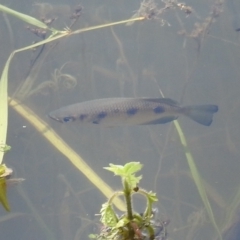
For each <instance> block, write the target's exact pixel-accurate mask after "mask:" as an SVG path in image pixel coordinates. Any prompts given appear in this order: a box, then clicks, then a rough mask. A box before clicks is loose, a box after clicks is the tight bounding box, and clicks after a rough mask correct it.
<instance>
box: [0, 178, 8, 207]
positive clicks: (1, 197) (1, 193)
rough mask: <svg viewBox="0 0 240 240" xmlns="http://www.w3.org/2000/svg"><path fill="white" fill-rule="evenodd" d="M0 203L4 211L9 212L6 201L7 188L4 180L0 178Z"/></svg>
mask: <svg viewBox="0 0 240 240" xmlns="http://www.w3.org/2000/svg"><path fill="white" fill-rule="evenodd" d="M0 202H1V204H2V205H3V207H4V208H5V210H6V211H8V212H9V211H10V206H9V203H8V199H7V187H6V180H5V178H0Z"/></svg>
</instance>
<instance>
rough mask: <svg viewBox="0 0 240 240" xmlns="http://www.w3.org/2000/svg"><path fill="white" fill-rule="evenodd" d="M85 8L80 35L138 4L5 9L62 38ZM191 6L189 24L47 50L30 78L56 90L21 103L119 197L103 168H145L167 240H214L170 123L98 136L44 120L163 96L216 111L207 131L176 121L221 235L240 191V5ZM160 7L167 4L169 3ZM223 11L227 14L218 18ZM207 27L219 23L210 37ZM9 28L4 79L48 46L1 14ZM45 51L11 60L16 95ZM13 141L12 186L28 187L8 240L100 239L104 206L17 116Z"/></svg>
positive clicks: (25, 2) (1, 213)
mask: <svg viewBox="0 0 240 240" xmlns="http://www.w3.org/2000/svg"><path fill="white" fill-rule="evenodd" d="M230 1H231V2H230ZM79 3H80V4H81V5H82V6H83V11H82V14H81V16H80V19H79V20H78V21H77V22H76V24H75V25H74V27H73V28H74V29H78V28H83V27H88V26H94V25H99V24H103V23H107V22H114V21H119V20H124V19H128V18H130V17H131V16H132V15H133V14H134V11H136V10H137V9H139V7H140V3H141V1H138V0H132V1H129V0H118V1H111V0H104V1H94V0H82V1H81V2H77V1H73V0H68V1H66V0H61V1H59V0H58V1H56V0H55V1H54V0H52V1H51V2H41V1H38V2H35V1H31V0H21V1H16V0H11V1H6V0H5V1H4V0H3V1H2V4H5V5H6V6H8V7H10V8H13V9H15V10H17V11H20V12H23V13H25V14H29V15H32V16H34V17H37V18H40V17H47V18H51V17H56V18H57V19H56V20H55V21H54V22H53V25H52V26H53V27H55V28H57V29H63V28H65V27H67V26H69V25H70V23H71V20H70V19H69V17H70V16H71V13H72V11H73V9H74V7H75V6H76V5H77V4H79ZM185 3H186V5H188V6H191V7H192V8H193V11H192V13H191V14H189V16H187V15H186V13H184V11H181V10H180V9H179V8H176V9H174V10H169V11H166V12H165V13H164V14H163V15H160V16H159V19H154V20H146V21H142V22H136V23H134V24H133V25H131V26H125V25H120V26H116V27H112V28H105V29H100V30H94V31H90V32H86V33H82V34H79V35H75V36H71V37H67V38H65V39H62V40H60V41H58V43H57V44H56V45H54V44H49V45H47V46H45V47H44V50H43V52H42V54H41V55H40V57H39V59H38V61H37V62H36V64H35V66H37V68H36V70H35V71H34V72H31V78H33V79H35V83H34V85H33V89H36V87H38V86H40V84H42V83H44V82H45V81H52V82H54V83H55V85H54V84H52V85H51V86H48V87H45V88H44V89H41V90H39V91H37V90H36V91H32V92H31V94H30V95H29V96H25V97H24V96H23V97H22V98H21V101H22V102H23V103H24V104H25V105H27V106H28V107H30V108H31V109H32V110H33V111H34V112H35V113H36V114H37V115H38V116H39V117H40V118H42V119H43V120H44V121H46V122H48V123H49V124H50V126H51V127H52V128H53V129H54V130H55V131H56V132H57V133H58V134H59V135H60V136H61V137H62V138H63V139H64V140H65V141H66V142H67V143H68V144H69V145H70V146H71V147H72V148H73V149H74V150H75V151H77V153H79V154H80V155H81V156H82V157H83V159H84V160H85V161H86V162H87V163H88V164H89V165H90V166H91V167H92V168H93V169H94V170H95V171H96V172H97V173H98V174H99V175H100V176H101V177H102V178H103V180H104V181H106V182H108V183H109V184H110V185H111V186H112V188H113V189H116V190H118V189H119V188H120V187H121V185H120V179H118V178H117V177H113V176H112V174H111V173H108V172H106V171H105V170H104V169H103V167H105V166H108V164H109V163H115V164H125V163H126V162H129V161H139V162H141V163H143V164H144V167H143V170H142V172H141V174H142V175H143V180H142V182H141V187H143V188H146V189H147V190H153V191H156V192H157V195H158V197H159V202H158V203H157V204H156V207H158V209H159V217H160V218H163V219H170V221H171V222H170V224H169V226H168V232H169V239H178V240H181V239H189V240H190V239H216V232H215V230H214V228H213V226H212V225H211V223H210V221H209V219H208V217H207V214H206V212H205V210H204V206H203V203H202V201H201V198H200V196H199V194H198V191H197V189H196V186H195V185H194V182H193V180H192V178H191V176H190V172H189V168H188V165H187V161H186V158H185V154H184V149H183V147H182V146H181V143H180V141H179V138H178V135H177V132H176V130H175V129H174V126H173V124H172V123H169V124H164V125H156V126H136V127H135V126H134V127H117V128H100V127H98V126H91V127H86V126H81V125H68V124H67V125H62V124H59V123H57V122H54V121H52V120H50V119H48V118H47V117H46V115H47V114H48V113H49V112H50V111H52V110H55V109H57V108H59V107H62V106H66V105H68V104H72V103H76V102H81V101H86V100H91V99H96V98H105V97H160V96H161V95H160V92H159V91H160V90H161V91H162V92H163V93H164V95H165V96H166V97H169V98H172V99H175V100H177V101H180V102H181V103H182V104H184V105H194V104H209V103H211V104H217V105H218V106H219V112H218V113H217V114H216V115H215V116H214V121H213V123H212V125H211V126H210V127H204V126H201V125H199V124H197V123H195V122H193V121H191V120H189V119H187V118H180V119H179V122H180V124H181V126H182V128H183V131H184V134H185V136H186V138H187V141H188V144H189V148H190V150H191V153H192V154H193V156H194V159H195V161H196V165H197V168H198V170H199V172H200V174H201V175H202V177H203V179H204V181H205V183H206V188H207V192H208V196H209V199H210V203H211V206H212V208H213V211H214V215H215V217H216V219H217V224H218V225H219V226H220V228H221V227H223V224H224V221H225V219H226V213H227V209H228V206H229V205H231V203H232V201H233V199H234V197H235V195H236V194H237V193H238V190H239V183H240V174H239V169H240V160H239V159H240V115H239V112H240V111H239V109H240V94H239V88H240V81H239V78H240V67H239V66H240V39H239V37H240V36H239V34H240V33H239V32H238V31H236V24H239V26H238V27H240V22H239V23H238V22H237V18H236V16H235V14H236V12H237V13H238V14H239V13H240V5H239V3H238V2H237V1H236V0H235V1H234V0H227V3H226V2H223V3H222V5H221V4H220V5H219V4H218V3H219V2H218V1H212V0H203V1H197V0H193V1H186V2H185ZM156 4H157V5H158V7H159V8H161V7H163V6H164V3H163V2H161V1H160V0H156ZM232 6H233V9H234V11H232V10H233V9H232ZM216 8H219V9H220V10H222V11H220V12H219V16H218V17H217V16H214V17H213V13H212V12H213V11H215V10H216ZM208 17H210V18H211V17H212V20H213V23H212V24H210V25H209V28H208V29H205V30H206V31H205V32H204V31H203V32H201V30H203V26H204V25H203V24H204V23H205V24H206V23H207V22H208V21H209V19H207V18H208ZM0 19H1V21H0V44H1V58H0V67H1V69H3V67H4V64H5V62H6V60H7V58H8V56H9V54H10V53H11V52H12V51H13V50H14V49H18V48H21V47H24V46H27V45H30V44H31V43H32V42H33V41H39V38H38V37H37V36H35V35H34V34H33V33H32V32H31V31H29V30H27V29H26V26H27V24H25V23H23V22H21V21H20V20H18V19H16V18H13V17H11V16H7V15H4V14H2V13H1V14H0ZM162 19H163V20H164V22H165V24H164V25H163V21H162ZM196 23H199V24H196ZM194 30H195V32H193V31H194ZM185 32H187V33H189V34H186V33H185ZM180 33H182V34H180ZM184 33H185V34H184ZM190 33H192V35H191V37H190V36H188V35H190ZM193 33H195V36H193V35H194V34H193ZM197 34H199V35H197ZM38 50H39V49H37V50H36V52H31V51H26V52H23V53H19V54H17V55H16V56H15V57H14V60H13V62H12V64H11V66H10V72H9V95H10V96H12V94H13V93H14V92H15V91H16V89H17V88H18V87H19V86H20V85H21V84H22V83H23V82H24V81H25V79H26V76H27V75H28V72H29V69H30V68H31V61H32V60H33V59H34V57H36V54H37V51H38ZM59 74H60V75H61V74H62V75H61V76H60V75H59ZM64 74H65V75H64ZM66 74H68V75H67V76H66ZM69 76H71V78H70V77H69ZM53 86H55V87H53ZM7 143H8V145H11V146H12V149H11V151H10V152H9V153H8V154H7V155H5V162H6V163H7V165H8V166H9V167H12V168H13V170H14V172H15V173H14V174H15V175H14V176H15V177H22V178H25V179H26V181H25V182H23V183H22V184H21V185H20V186H17V187H11V188H9V190H8V197H9V202H10V205H11V213H6V212H5V210H3V208H1V209H0V236H1V239H8V240H15V239H18V240H23V239H24V240H26V239H31V240H40V239H41V240H42V239H47V240H48V239H51V240H55V239H58V240H65V239H69V240H70V239H74V240H77V239H87V236H88V234H90V233H92V232H98V231H99V226H98V225H97V224H96V223H97V222H98V217H96V216H95V214H97V213H99V209H100V207H101V204H102V203H103V202H105V201H106V198H105V196H103V195H102V193H100V192H99V190H98V189H96V188H95V187H94V186H93V185H92V184H91V183H90V182H89V181H88V180H87V179H86V178H85V177H84V176H83V174H82V173H81V172H79V171H78V170H77V169H76V168H75V167H74V166H73V165H72V164H71V163H70V162H69V161H68V159H66V157H64V156H62V155H61V154H60V153H59V152H58V151H57V150H56V149H55V148H54V147H53V146H52V145H50V144H49V143H48V142H47V141H46V140H45V139H44V138H43V137H42V135H41V134H40V133H39V132H37V131H36V129H35V128H34V127H32V126H31V125H30V124H29V123H28V122H27V121H26V119H24V118H23V117H21V116H19V115H18V114H17V113H16V112H15V111H14V110H13V109H11V108H10V110H9V129H8V141H7ZM143 206H144V201H143V200H142V199H140V198H136V199H135V205H134V207H135V209H137V211H139V212H141V211H143Z"/></svg>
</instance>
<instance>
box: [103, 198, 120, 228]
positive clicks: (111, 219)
mask: <svg viewBox="0 0 240 240" xmlns="http://www.w3.org/2000/svg"><path fill="white" fill-rule="evenodd" d="M100 213H101V219H100V221H101V222H102V223H103V224H104V225H105V226H108V227H114V226H115V225H116V224H117V222H118V218H117V215H116V214H115V212H114V210H113V208H112V206H111V205H110V204H109V203H108V202H106V203H104V204H103V205H102V209H101V211H100Z"/></svg>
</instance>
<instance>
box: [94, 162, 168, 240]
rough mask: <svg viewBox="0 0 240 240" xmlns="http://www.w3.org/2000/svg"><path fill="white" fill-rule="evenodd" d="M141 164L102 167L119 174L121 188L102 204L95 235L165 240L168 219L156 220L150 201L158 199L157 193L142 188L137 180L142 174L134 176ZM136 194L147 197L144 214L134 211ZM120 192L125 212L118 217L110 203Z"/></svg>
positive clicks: (99, 236) (106, 237)
mask: <svg viewBox="0 0 240 240" xmlns="http://www.w3.org/2000/svg"><path fill="white" fill-rule="evenodd" d="M142 166H143V165H142V164H140V163H139V162H129V163H127V164H125V165H124V166H121V165H114V164H110V166H109V167H105V169H106V170H108V171H111V172H113V173H114V174H115V175H117V176H119V177H121V179H122V186H123V190H122V191H117V192H115V193H114V194H113V195H112V196H111V197H110V198H109V199H108V201H107V202H106V203H104V204H103V205H102V208H101V211H100V215H101V218H100V221H101V223H102V224H103V226H102V227H101V232H100V234H99V235H95V236H94V237H95V238H97V239H100V240H106V239H114V240H119V239H121V240H133V239H135V240H137V239H138V240H143V239H149V240H153V239H158V240H165V239H166V238H167V230H166V226H167V225H168V223H169V221H160V220H157V219H155V214H156V212H157V210H156V209H154V208H153V203H154V202H157V201H158V199H157V196H156V193H153V192H152V191H150V192H147V191H146V190H144V189H141V188H140V187H139V182H140V180H141V179H142V176H135V174H136V173H137V172H138V171H140V170H141V168H142ZM135 194H140V195H142V196H144V197H145V198H146V202H147V203H146V209H145V211H144V213H141V214H139V213H136V212H134V210H133V206H132V198H133V195H135ZM121 195H123V196H124V200H125V203H126V211H125V213H123V214H122V215H121V216H118V214H117V213H116V212H115V210H114V209H113V204H112V202H113V200H114V198H116V197H118V196H121ZM91 236H92V235H91Z"/></svg>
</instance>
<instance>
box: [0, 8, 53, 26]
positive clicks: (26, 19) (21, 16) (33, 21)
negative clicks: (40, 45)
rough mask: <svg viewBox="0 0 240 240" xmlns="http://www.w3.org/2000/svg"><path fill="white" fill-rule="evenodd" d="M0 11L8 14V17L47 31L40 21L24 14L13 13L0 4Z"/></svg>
mask: <svg viewBox="0 0 240 240" xmlns="http://www.w3.org/2000/svg"><path fill="white" fill-rule="evenodd" d="M0 11H2V12H5V13H8V14H10V15H12V16H14V17H16V18H19V19H21V20H23V21H24V22H27V23H29V24H31V25H34V26H36V27H39V28H43V29H48V26H47V25H46V24H45V23H43V22H42V21H39V20H38V19H36V18H33V17H30V16H28V15H26V14H23V13H20V12H17V11H14V10H12V9H11V8H8V7H5V6H3V5H1V4H0Z"/></svg>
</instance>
